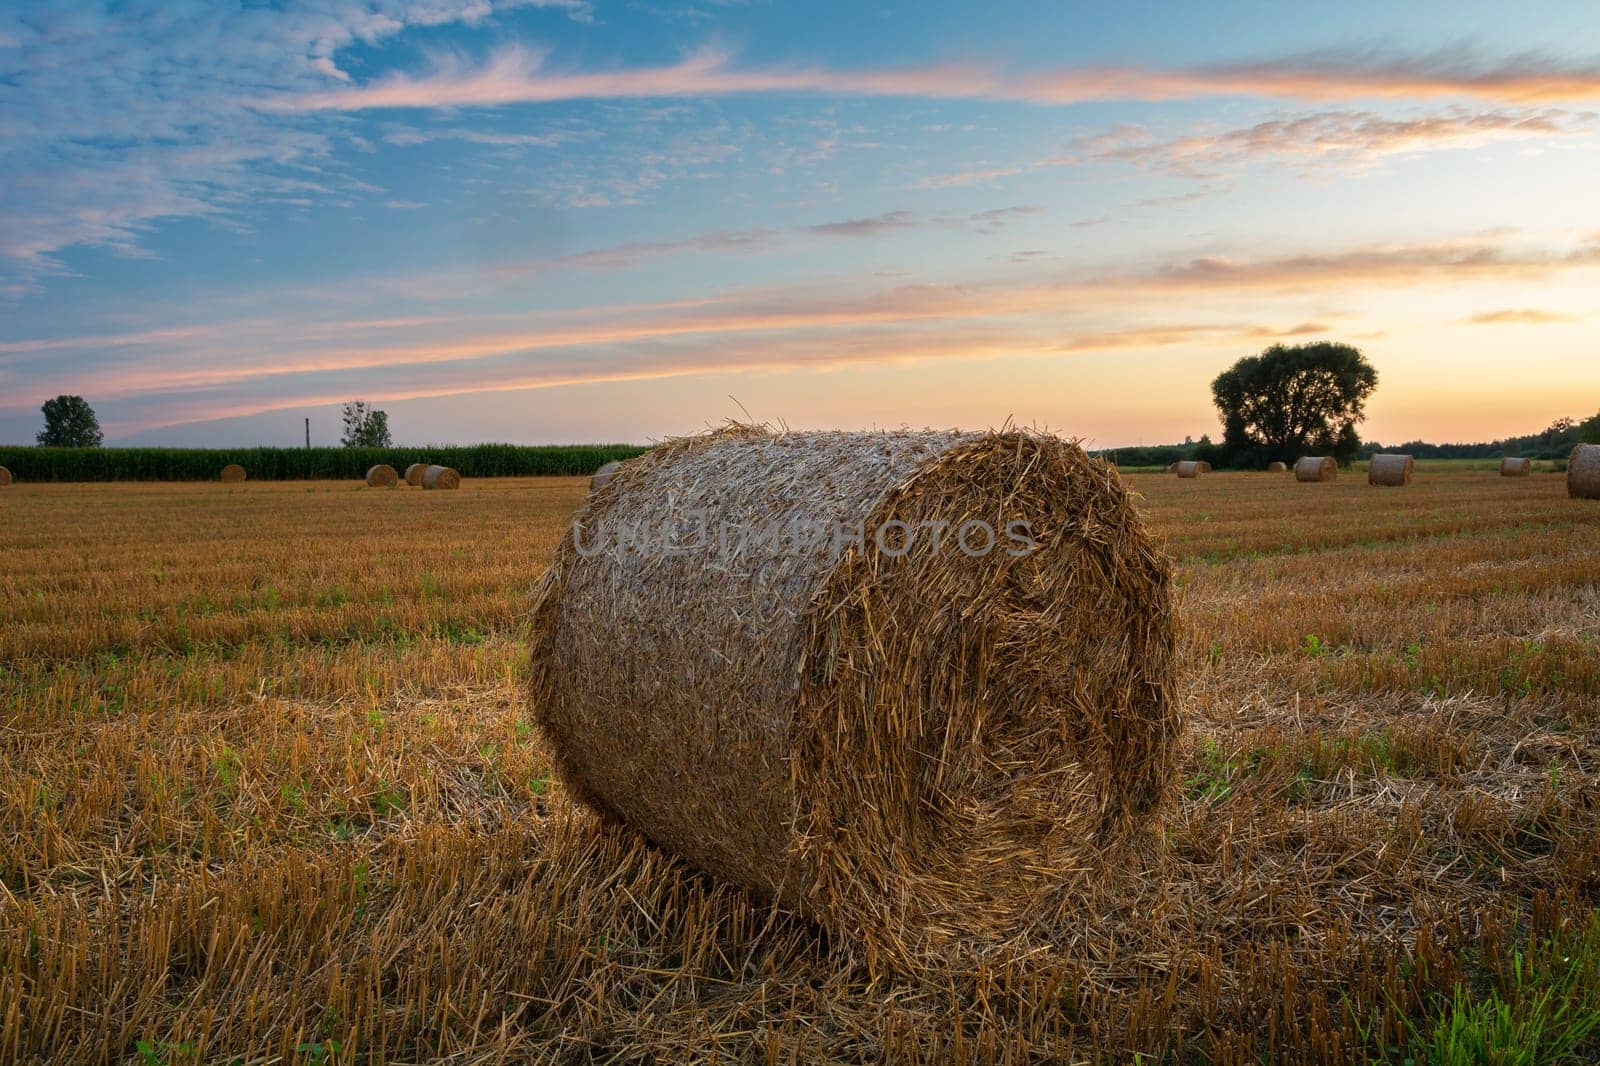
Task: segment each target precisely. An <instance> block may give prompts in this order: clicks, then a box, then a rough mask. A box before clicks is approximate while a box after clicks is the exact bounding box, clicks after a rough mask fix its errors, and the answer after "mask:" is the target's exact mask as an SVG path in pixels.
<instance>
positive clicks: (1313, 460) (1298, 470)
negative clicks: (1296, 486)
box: [1294, 455, 1339, 481]
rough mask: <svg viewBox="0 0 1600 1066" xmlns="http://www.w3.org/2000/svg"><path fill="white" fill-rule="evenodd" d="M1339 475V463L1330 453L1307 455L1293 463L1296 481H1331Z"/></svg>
mask: <svg viewBox="0 0 1600 1066" xmlns="http://www.w3.org/2000/svg"><path fill="white" fill-rule="evenodd" d="M1338 476H1339V464H1338V463H1336V462H1334V459H1333V456H1331V455H1307V456H1305V457H1303V458H1302V459H1300V460H1299V461H1298V462H1296V463H1295V464H1294V479H1295V480H1296V481H1332V480H1334V479H1335V478H1337V477H1338Z"/></svg>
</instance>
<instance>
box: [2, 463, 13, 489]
mask: <svg viewBox="0 0 1600 1066" xmlns="http://www.w3.org/2000/svg"><path fill="white" fill-rule="evenodd" d="M9 484H11V471H9V470H7V469H6V468H5V467H3V466H0V487H3V486H6V485H9Z"/></svg>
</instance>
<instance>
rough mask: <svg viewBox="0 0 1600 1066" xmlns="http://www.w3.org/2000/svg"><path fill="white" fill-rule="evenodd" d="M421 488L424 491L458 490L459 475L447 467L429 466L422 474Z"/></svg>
mask: <svg viewBox="0 0 1600 1066" xmlns="http://www.w3.org/2000/svg"><path fill="white" fill-rule="evenodd" d="M422 487H423V488H425V489H459V488H460V487H461V475H460V474H458V473H456V472H455V471H454V470H452V469H450V468H449V467H448V466H430V467H428V468H427V469H426V470H424V471H423V472H422Z"/></svg>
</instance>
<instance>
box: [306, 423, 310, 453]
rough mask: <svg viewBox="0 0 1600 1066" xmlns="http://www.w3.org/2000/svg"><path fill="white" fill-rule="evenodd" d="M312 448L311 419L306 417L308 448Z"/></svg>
mask: <svg viewBox="0 0 1600 1066" xmlns="http://www.w3.org/2000/svg"><path fill="white" fill-rule="evenodd" d="M310 448H311V419H309V418H308V419H306V449H307V450H310Z"/></svg>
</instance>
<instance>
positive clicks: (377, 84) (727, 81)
mask: <svg viewBox="0 0 1600 1066" xmlns="http://www.w3.org/2000/svg"><path fill="white" fill-rule="evenodd" d="M754 93H821V94H828V95H840V96H902V97H923V98H929V99H987V100H1009V101H1017V102H1025V103H1033V104H1050V105H1061V104H1073V103H1083V102H1087V101H1095V100H1174V99H1190V98H1195V97H1204V96H1264V97H1273V98H1280V99H1301V100H1342V99H1371V98H1381V99H1415V100H1426V99H1438V98H1448V97H1460V98H1470V99H1479V100H1490V101H1495V102H1499V103H1509V104H1523V105H1527V104H1550V103H1573V102H1581V101H1591V100H1597V99H1600V60H1594V59H1590V60H1582V61H1573V60H1565V59H1558V58H1555V57H1552V56H1546V55H1537V54H1524V55H1519V56H1515V57H1512V58H1510V59H1506V60H1502V61H1499V62H1491V61H1486V60H1484V59H1482V58H1481V57H1478V56H1476V55H1474V54H1472V53H1469V52H1464V51H1461V50H1456V51H1449V52H1439V53H1433V54H1429V55H1422V56H1407V55H1395V54H1392V53H1385V52H1377V51H1349V50H1344V51H1341V50H1328V51H1322V52H1316V53H1311V54H1308V55H1301V56H1289V57H1284V58H1280V59H1269V60H1263V61H1258V62H1241V63H1232V64H1218V65H1212V66H1202V67H1194V68H1188V69H1174V70H1163V69H1153V68H1140V67H1085V68H1068V69H1060V70H1046V71H1035V72H1021V73H1019V72H1012V71H1003V70H997V69H993V68H988V67H984V66H979V65H971V64H942V65H935V66H922V67H906V68H900V69H883V70H835V69H828V68H820V67H809V68H803V67H796V68H782V67H759V66H752V67H740V66H737V65H736V64H735V63H734V62H733V59H732V56H731V55H729V54H728V53H727V52H725V51H722V50H719V49H712V48H706V49H702V50H700V51H698V52H695V53H694V54H692V55H690V56H688V57H686V58H684V59H683V60H681V61H680V62H677V63H673V64H669V65H665V66H656V67H631V68H618V69H612V70H603V71H580V70H571V69H558V68H557V67H555V66H554V65H553V64H552V63H551V62H550V57H549V54H548V53H547V52H545V51H542V50H538V49H532V48H527V47H521V46H513V47H510V48H506V49H504V50H502V51H500V52H497V53H495V54H494V55H493V56H491V57H490V58H489V59H487V60H486V61H484V62H483V63H481V64H478V65H472V64H467V63H463V62H461V61H459V60H458V59H455V58H450V57H447V58H443V59H441V60H439V61H438V62H437V64H436V66H435V69H433V70H431V71H429V72H427V73H424V74H390V75H385V76H383V77H380V78H377V79H375V80H373V81H371V82H368V83H367V84H364V85H354V86H348V87H342V88H332V89H327V90H325V91H321V92H311V93H297V94H284V95H280V96H276V97H269V98H265V99H263V100H262V101H261V106H262V107H265V108H270V109H275V110H284V111H318V110H336V111H356V110H364V109H369V108H398V107H407V108H438V107H466V106H494V105H501V104H511V103H550V102H554V101H559V100H617V99H650V98H671V97H711V96H729V95H748V94H754Z"/></svg>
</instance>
